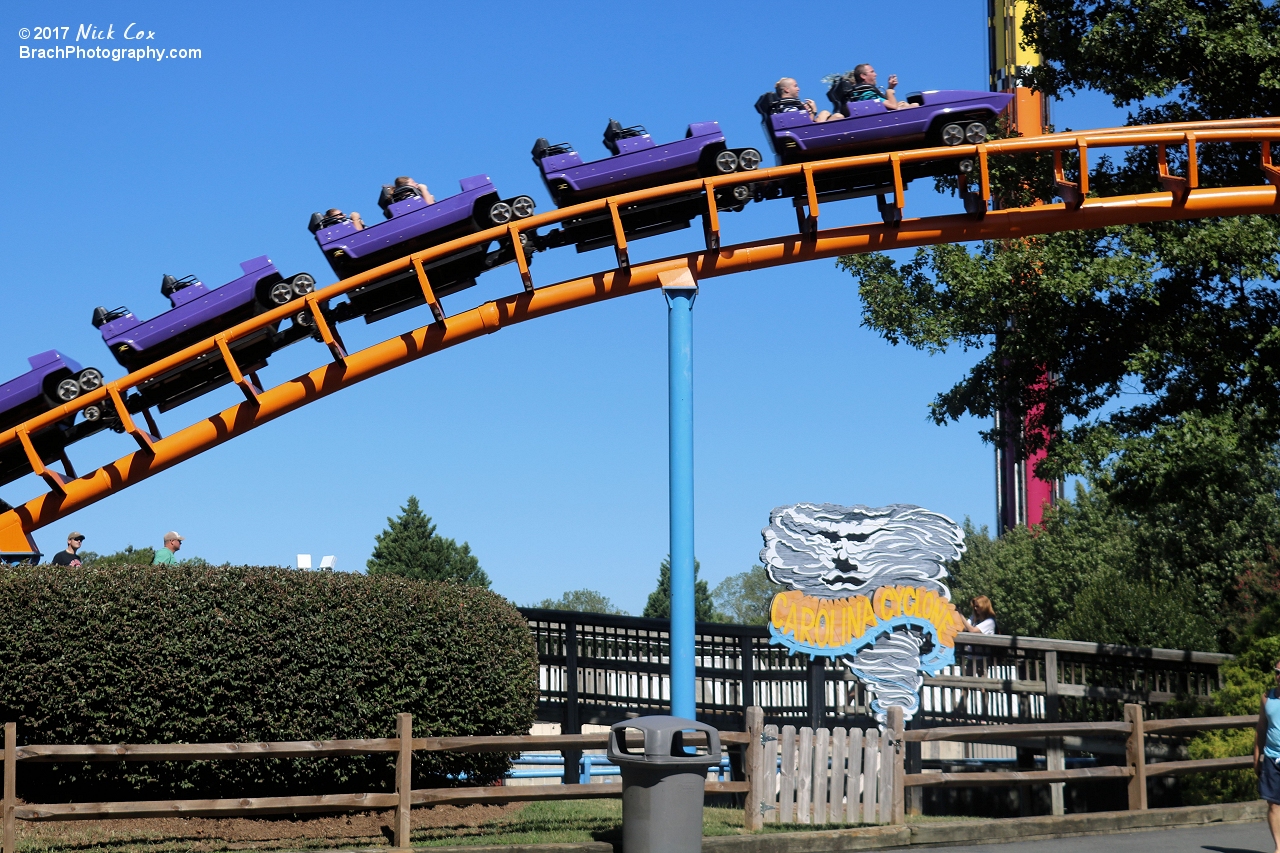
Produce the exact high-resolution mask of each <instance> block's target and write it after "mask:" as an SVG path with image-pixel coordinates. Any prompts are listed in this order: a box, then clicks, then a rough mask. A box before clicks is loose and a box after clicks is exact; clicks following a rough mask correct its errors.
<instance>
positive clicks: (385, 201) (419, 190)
mask: <svg viewBox="0 0 1280 853" xmlns="http://www.w3.org/2000/svg"><path fill="white" fill-rule="evenodd" d="M415 195H416V196H418V197H419V198H421V199H422V200H423V201H425V202H426V203H427V204H435V203H436V198H435V196H433V195H432V194H431V190H429V189H427V185H426V184H420V183H418V182H417V181H415V180H414V179H413V178H411V177H409V176H408V175H401V176H400V177H398V178H396V179H395V181H394V182H393V183H391V184H383V185H382V194H381V195H379V196H378V207H380V208H382V215H383V216H385V217H386V218H387V219H390V218H391V217H392V213H391V205H393V204H395V203H396V202H398V201H404V200H405V199H407V198H412V197H414V196H415Z"/></svg>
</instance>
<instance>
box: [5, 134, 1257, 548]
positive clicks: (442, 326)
mask: <svg viewBox="0 0 1280 853" xmlns="http://www.w3.org/2000/svg"><path fill="white" fill-rule="evenodd" d="M1272 141H1278V142H1280V119H1275V118H1268V119H1243V120H1237V121H1223V122H1197V123H1186V124H1177V125H1160V126H1152V127H1130V128H1113V129H1107V130H1095V131H1088V132H1082V133H1065V134H1054V135H1047V136H1037V137H1027V138H1020V139H1012V140H1003V141H1000V142H989V143H984V144H981V145H963V146H956V147H951V148H932V149H922V150H913V151H902V152H894V153H891V154H873V155H864V156H859V157H846V158H842V159H838V160H828V161H823V162H816V163H805V164H801V165H795V166H782V167H778V168H774V169H765V170H761V171H758V172H747V173H737V174H733V175H725V176H722V177H716V178H708V179H705V180H695V181H685V182H681V183H677V184H668V185H666V186H662V187H657V188H654V189H649V190H642V191H638V192H633V193H627V194H624V195H618V196H613V197H610V198H607V199H603V200H600V201H595V202H588V203H586V204H581V205H577V206H575V207H570V208H564V209H562V210H557V211H552V212H549V213H545V214H541V215H538V216H534V217H530V218H529V219H524V220H520V221H519V222H514V223H511V224H509V225H507V226H505V227H500V228H492V229H490V230H488V231H485V232H482V233H479V234H474V235H471V236H469V237H465V238H461V239H458V240H454V241H452V242H450V243H446V244H444V245H441V246H436V247H433V248H431V249H427V250H425V251H422V252H418V253H415V254H412V255H406V256H405V257H403V258H400V259H399V260H396V261H393V262H391V263H388V264H385V265H384V266H382V267H379V268H377V269H375V270H370V271H369V272H366V273H361V274H360V275H357V276H353V277H352V278H348V279H344V280H343V281H340V282H338V283H337V284H334V285H332V286H330V287H326V288H324V289H323V290H319V291H316V292H314V293H311V294H308V295H307V296H306V301H307V302H308V303H309V304H308V306H307V307H308V308H309V309H310V311H311V313H312V316H313V317H315V318H316V321H317V333H318V335H319V337H320V338H321V340H322V341H323V342H324V343H325V344H326V345H327V347H328V351H329V356H330V358H329V360H328V361H327V363H325V364H322V365H321V366H319V367H317V368H315V369H314V370H312V371H310V372H309V373H305V374H303V375H301V376H298V377H296V378H294V379H291V380H289V381H287V382H283V383H281V384H279V385H276V386H275V387H272V388H265V389H263V388H258V387H256V386H255V385H254V383H253V381H252V378H251V377H249V376H246V375H244V374H243V373H242V371H241V370H240V368H239V366H238V365H237V364H236V362H235V359H234V358H233V357H232V355H231V352H230V349H229V348H228V343H229V342H231V341H235V340H237V339H239V338H241V337H244V336H246V335H249V334H251V333H252V332H254V331H255V330H257V329H260V328H262V327H263V326H266V325H268V324H270V323H275V322H279V321H281V320H284V319H285V318H286V317H287V316H289V315H291V314H293V313H295V312H296V311H297V310H298V305H297V304H296V303H290V304H289V305H286V306H281V307H279V308H276V309H274V310H272V311H270V312H268V313H265V314H262V315H259V316H258V317H255V318H253V319H252V320H249V321H246V322H244V323H241V324H240V325H238V326H234V327H232V328H230V329H227V330H226V331H225V332H223V333H221V334H219V335H216V336H214V337H212V338H209V339H208V340H205V341H202V342H200V343H198V344H195V345H192V346H190V347H188V348H187V349H185V350H183V351H182V352H179V353H175V354H174V355H172V356H170V357H168V358H166V359H163V360H161V361H159V362H156V363H155V364H153V365H151V366H149V367H147V368H145V369H143V370H139V371H137V372H135V373H131V374H129V375H128V376H126V377H124V378H123V379H118V380H116V381H114V382H108V383H106V384H105V385H104V386H103V387H102V388H100V389H97V390H95V391H93V392H90V393H87V394H85V395H83V396H81V397H78V398H77V399H75V400H74V401H72V402H70V403H67V404H65V405H63V406H60V407H58V408H56V409H53V410H51V411H49V412H46V413H44V414H42V415H40V416H38V417H35V418H32V419H31V420H29V421H27V422H25V423H23V424H21V425H20V426H17V427H15V428H13V429H9V430H6V431H4V432H3V433H0V447H3V446H6V445H8V444H10V443H12V442H19V443H20V444H21V445H22V446H23V448H24V449H25V451H26V455H27V458H28V460H29V461H30V463H31V467H32V469H33V471H34V472H35V473H36V474H38V475H39V476H40V477H42V478H43V479H44V481H45V482H46V483H47V484H48V489H49V490H48V491H47V492H46V493H44V494H41V495H38V496H37V497H34V498H32V499H31V500H29V501H27V502H26V503H25V504H23V505H21V506H18V507H15V508H13V509H12V510H9V511H7V512H5V513H3V514H0V552H2V553H7V554H19V553H31V552H34V551H36V550H37V548H36V547H35V542H34V540H33V539H32V538H31V534H32V533H33V532H35V531H36V530H38V529H40V528H42V527H44V526H46V525H48V524H51V523H53V522H54V521H57V520H58V519H60V518H62V517H64V516H66V515H68V514H70V513H72V512H75V511H76V510H79V509H82V508H84V507H86V506H88V505H90V504H92V503H94V502H96V501H99V500H102V499H103V498H105V497H107V496H108V495H111V494H114V493H115V492H118V491H120V490H122V489H125V488H128V487H129V486H131V485H133V484H134V483H137V482H138V481H140V480H143V479H145V478H147V477H150V476H152V475H153V474H156V473H158V472H160V471H163V470H165V469H166V468H170V467H172V466H174V465H177V464H179V463H181V462H184V461H186V460H187V459H190V458H191V457H193V456H195V455H197V454H199V453H202V452H204V451H206V450H208V449H210V448H212V447H216V446H217V445H219V444H222V443H223V442H225V441H229V440H231V439H233V438H235V437H236V436H239V435H242V434H244V433H246V432H248V431H249V430H251V429H254V428H255V427H257V426H260V425H262V424H264V423H267V422H268V421H271V420H274V419H275V418H278V417H280V416H281V415H284V414H287V413H288V412H292V411H293V410H295V409H298V408H301V407H302V406H305V405H306V404H307V403H310V402H313V401H315V400H318V399H320V398H321V397H325V396H328V395H329V394H332V393H334V392H336V391H339V390H341V389H343V388H346V387H348V386H350V385H354V384H355V383H357V382H360V381H362V380H365V379H368V378H369V377H371V376H376V375H378V374H379V373H382V372H384V371H387V370H391V369H392V368H395V367H399V366H400V365H402V364H407V363H409V362H411V361H414V360H416V359H419V358H422V357H424V356H427V355H430V354H432V353H434V352H439V351H440V350H443V349H445V348H447V347H451V346H455V345H457V344H460V343H463V342H465V341H468V340H471V339H472V338H476V337H479V336H481V335H486V334H489V333H491V332H496V331H498V330H499V329H501V328H503V327H505V326H509V325H512V324H515V323H521V322H524V321H526V320H533V319H536V318H538V317H543V316H546V315H548V314H554V313H556V312H559V311H564V310H567V309H570V308H577V307H579V306H582V305H589V304H591V303H594V302H600V301H603V300H605V299H612V298H614V297H617V296H626V295H628V294H632V293H639V292H641V291H646V290H653V289H655V288H658V287H662V286H664V285H671V284H675V283H685V284H688V283H690V282H697V281H701V280H702V279H706V278H712V277H715V276H723V275H730V274H733V273H740V272H747V271H749V270H756V269H762V268H765V267H772V266H778V265H781V264H792V263H799V262H802V261H812V260H817V259H819V258H832V257H836V256H839V255H848V254H860V253H866V252H879V251H888V250H890V249H901V248H906V247H913V246H927V245H933V244H937V243H958V242H965V241H972V240H995V239H1003V238H1010V237H1019V236H1026V235H1031V234H1049V233H1055V232H1060V231H1069V230H1087V229H1093V228H1102V227H1106V226H1110V225H1122V224H1132V223H1138V222H1156V221H1163V220H1174V219H1199V218H1204V217H1214V216H1238V215H1244V214H1272V215H1275V214H1280V164H1278V163H1277V162H1276V160H1275V159H1274V158H1273V155H1272V150H1271V142H1272ZM1206 142H1253V143H1260V148H1261V164H1262V172H1263V175H1264V176H1265V178H1266V180H1267V183H1265V184H1262V185H1259V186H1242V187H1223V188H1214V189H1202V188H1200V186H1199V180H1198V178H1199V176H1198V173H1197V167H1196V146H1197V145H1198V144H1200V143H1206ZM1131 146H1157V147H1158V152H1159V156H1158V161H1159V164H1160V165H1159V170H1160V174H1159V178H1160V183H1161V185H1162V186H1163V188H1164V191H1163V192H1159V193H1149V194H1144V195H1129V196H1119V197H1114V198H1088V197H1087V196H1088V193H1089V187H1088V171H1087V163H1088V152H1089V151H1090V150H1092V149H1097V148H1115V147H1131ZM1176 146H1184V147H1187V148H1188V152H1189V156H1188V157H1187V174H1185V175H1173V174H1170V173H1169V169H1168V167H1167V165H1166V163H1167V160H1166V156H1165V152H1166V149H1167V148H1168V147H1176ZM1064 151H1075V152H1077V155H1078V157H1079V163H1080V164H1081V168H1080V173H1079V174H1080V177H1079V180H1078V181H1077V182H1069V181H1068V180H1067V179H1066V177H1065V176H1064V175H1063V171H1062V167H1061V154H1062V152H1064ZM1028 152H1052V153H1053V154H1054V160H1055V179H1056V180H1057V182H1058V187H1059V193H1060V195H1061V197H1062V198H1064V199H1066V200H1067V201H1066V202H1065V203H1064V204H1050V205H1039V206H1036V207H1028V208H1017V209H1009V210H998V211H989V212H987V213H986V214H985V215H984V216H982V217H980V218H977V217H974V216H971V215H967V214H961V215H954V216H931V217H924V218H919V219H907V218H903V219H902V220H901V222H899V223H898V224H897V225H892V226H891V225H885V224H883V223H875V224H869V225H858V226H853V227H848V228H834V229H831V230H827V231H823V230H820V229H819V227H818V223H819V204H818V194H817V191H816V189H815V186H814V178H815V176H817V175H820V174H822V173H823V172H828V171H848V170H852V169H859V168H864V167H878V168H880V169H884V168H885V167H886V166H888V167H889V168H890V170H891V171H892V174H893V184H894V189H895V193H894V203H895V204H896V206H897V209H898V213H899V215H901V213H902V211H903V207H904V204H905V200H906V199H905V195H904V193H903V181H902V167H903V166H904V165H908V164H911V163H920V162H925V161H930V160H937V159H948V160H955V159H958V158H960V157H973V158H975V160H976V163H977V167H976V169H975V177H976V178H977V185H978V192H979V193H980V195H981V197H982V200H983V201H984V202H989V200H990V185H989V180H988V164H989V161H990V158H992V157H999V156H1007V155H1010V154H1018V153H1028ZM784 177H789V178H795V177H800V178H801V179H803V181H804V182H805V186H806V189H807V199H801V201H802V202H805V203H803V204H802V205H801V207H800V208H798V212H799V213H800V214H802V216H801V227H800V233H798V234H789V235H786V236H782V237H777V238H772V239H768V240H759V241H756V242H752V243H743V244H739V245H733V246H721V244H720V226H719V215H718V212H717V210H716V204H715V193H714V189H715V188H717V187H730V186H733V185H735V184H741V183H753V182H756V181H761V180H768V179H770V178H784ZM699 191H702V192H704V193H705V197H706V198H707V199H708V208H707V216H706V220H705V221H706V226H707V227H706V235H705V237H706V248H705V249H703V250H701V251H696V252H691V253H689V254H687V255H677V256H673V257H668V258H663V259H661V260H656V261H650V262H646V263H641V264H635V265H632V264H631V263H630V262H629V257H628V251H627V241H626V236H625V234H624V233H623V229H622V223H621V218H620V216H619V209H620V208H625V207H626V206H627V205H629V204H634V203H636V202H641V201H647V200H653V199H658V198H664V197H668V196H674V195H680V194H687V193H690V192H699ZM594 211H607V212H608V214H609V215H610V216H611V217H612V219H613V226H614V236H615V244H616V245H615V251H616V255H617V262H618V266H617V267H616V268H615V269H611V270H606V271H603V272H598V273H595V274H594V275H590V276H586V277H582V278H575V279H571V280H568V281H561V282H557V283H555V284H548V285H544V286H541V287H536V286H535V285H534V283H533V279H532V277H531V276H530V274H529V267H528V263H527V259H526V257H525V256H524V254H523V251H522V250H521V248H520V246H521V243H520V239H519V235H520V232H524V231H532V230H534V229H536V228H539V227H542V226H547V225H553V224H555V223H557V222H560V221H561V220H564V219H570V218H573V217H578V216H582V215H583V214H585V213H590V212H594ZM503 236H509V237H510V238H511V239H512V244H513V246H514V247H515V249H516V264H517V266H518V268H519V270H520V275H521V278H522V280H523V282H524V290H523V291H522V292H520V293H516V294H514V295H512V296H508V297H505V298H503V299H497V300H494V301H491V302H486V303H484V304H483V305H480V306H479V307H476V308H473V309H471V310H469V311H464V312H462V313H459V314H456V315H454V316H451V317H446V316H445V314H444V312H443V310H442V308H441V306H440V303H439V301H438V300H437V299H436V297H435V294H434V293H433V291H432V289H431V282H430V280H429V278H428V276H427V274H426V272H425V270H424V268H423V265H424V264H426V263H429V262H430V261H431V260H433V259H435V258H437V257H441V256H443V255H448V254H451V253H453V252H455V251H458V250H460V249H463V248H466V247H468V246H471V245H475V244H478V243H484V242H487V241H489V240H493V239H496V238H498V237H503ZM410 267H412V268H413V269H414V270H415V271H416V272H417V277H418V281H419V283H420V284H421V286H422V291H423V296H424V297H425V299H426V302H427V304H428V305H429V306H430V307H431V311H432V314H433V316H434V317H435V322H433V323H431V324H430V325H427V326H423V327H421V328H418V329H414V330H413V331H411V332H406V333H404V334H401V335H397V336H395V337H392V338H389V339H387V340H385V341H383V342H382V343H379V344H374V345H373V346H370V347H366V348H365V349H362V350H360V351H358V352H353V353H348V352H346V351H345V350H344V348H343V345H342V341H341V339H340V338H339V337H338V336H337V335H336V334H335V332H334V330H333V329H332V328H330V326H329V324H328V323H327V322H326V320H325V318H324V315H323V313H322V312H321V311H320V306H321V305H323V304H326V302H327V300H330V299H333V298H335V297H338V296H341V295H342V294H344V293H346V292H347V291H349V290H351V289H353V288H355V287H358V286H360V285H361V284H364V283H367V282H370V281H372V280H375V279H378V278H381V277H382V276H385V275H387V274H389V273H392V272H397V271H402V270H407V269H409V268H410ZM317 352H318V353H319V352H323V350H317ZM202 354H212V355H213V356H214V357H220V358H222V359H223V360H224V361H225V363H226V364H227V367H228V370H229V371H230V374H231V377H232V379H233V381H234V382H235V383H236V384H237V385H238V386H239V387H240V389H241V390H242V391H243V392H244V395H245V401H244V402H243V403H239V404H237V405H234V406H231V407H230V408H227V409H224V410H223V411H221V412H218V413H217V414H215V415H212V416H211V417H208V418H205V419H203V420H200V421H197V422H195V423H193V424H191V425H190V426H188V427H186V428H185V429H182V430H179V431H178V432H175V433H173V434H171V435H169V436H166V437H164V438H158V437H156V436H153V435H151V434H150V433H148V432H147V431H145V430H143V429H142V428H140V427H139V426H138V425H137V424H136V423H135V422H134V421H133V419H132V418H131V417H130V415H129V413H128V412H127V410H126V409H125V405H124V398H125V396H126V395H127V393H128V391H129V390H130V389H132V388H135V387H137V386H138V385H140V384H141V383H143V382H145V381H146V380H148V379H151V378H153V377H156V376H159V375H161V374H163V373H165V372H166V371H168V370H170V369H172V368H174V367H177V366H179V365H181V364H184V363H186V362H188V361H190V360H191V359H193V358H195V357H197V356H199V355H202ZM104 399H110V400H111V402H112V403H113V404H114V405H115V409H116V411H117V412H119V413H120V415H121V419H122V421H123V425H124V429H125V432H126V433H127V434H129V435H130V436H132V437H133V439H134V440H135V441H136V442H137V444H138V449H137V450H136V451H134V452H132V453H129V454H127V455H125V456H122V457H120V458H119V459H117V460H115V461H114V462H111V463H109V464H107V465H104V466H102V467H101V468H98V469H97V470H95V471H92V472H90V473H88V474H85V475H84V476H81V477H78V478H76V479H67V478H66V477H64V476H63V475H61V474H58V473H57V472H56V471H52V470H50V469H49V468H47V467H46V466H45V465H44V464H43V462H42V461H41V459H40V456H39V454H38V453H37V452H36V451H35V449H34V447H33V444H32V441H31V438H30V436H31V435H33V434H35V433H37V432H38V431H39V430H41V429H42V428H44V427H46V426H48V425H51V424H53V423H55V422H57V421H60V420H62V419H63V418H66V417H68V416H71V415H74V414H75V413H76V412H78V411H80V410H81V409H83V408H85V407H86V406H89V405H92V404H94V403H98V402H100V401H102V400H104Z"/></svg>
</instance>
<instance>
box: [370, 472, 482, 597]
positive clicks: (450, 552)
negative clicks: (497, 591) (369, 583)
mask: <svg viewBox="0 0 1280 853" xmlns="http://www.w3.org/2000/svg"><path fill="white" fill-rule="evenodd" d="M400 510H401V512H400V517H399V518H388V519H387V529H386V530H384V531H382V532H381V533H379V534H378V535H377V537H376V538H375V540H374V542H375V544H374V548H373V555H372V556H371V557H369V561H368V562H367V563H366V564H365V565H366V566H367V567H368V569H369V574H371V575H400V576H401V577H406V578H412V579H414V580H423V581H442V580H456V581H460V582H462V583H464V584H468V585H470V586H479V587H484V588H485V589H488V587H489V576H488V575H487V574H485V572H484V569H482V568H480V561H479V560H477V559H476V558H475V556H473V555H472V553H471V546H470V545H468V544H467V543H466V542H463V543H462V544H461V545H459V544H458V543H457V542H455V541H454V540H452V539H449V538H446V537H444V536H437V535H436V526H435V525H434V524H432V523H431V517H430V516H427V515H424V514H423V512H422V508H421V507H419V506H418V499H417V498H416V497H414V496H413V495H410V496H409V502H408V503H407V504H406V505H405V506H403V507H401V508H400Z"/></svg>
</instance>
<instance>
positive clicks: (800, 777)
mask: <svg viewBox="0 0 1280 853" xmlns="http://www.w3.org/2000/svg"><path fill="white" fill-rule="evenodd" d="M764 735H765V736H764V738H763V741H764V742H763V744H762V750H761V752H762V753H763V754H762V755H761V758H760V766H761V769H762V770H763V771H764V773H763V774H762V782H763V787H762V794H763V799H762V803H761V805H762V809H761V811H762V812H763V818H764V822H765V823H806V824H834V823H889V820H890V809H891V808H892V800H893V767H894V761H893V749H894V744H893V742H892V741H891V739H890V738H889V737H887V736H885V735H883V734H882V733H881V732H880V731H879V730H878V729H867V730H866V731H865V732H864V731H861V730H859V729H849V730H847V731H846V730H845V729H842V728H836V729H830V730H828V729H818V730H817V731H816V732H815V731H814V730H813V729H811V728H809V727H808V726H805V727H804V728H802V729H800V731H799V732H798V733H797V732H796V728H795V726H783V727H782V731H781V732H779V731H778V727H777V726H772V725H770V726H765V727H764ZM771 783H772V784H771ZM770 791H772V792H773V793H772V797H770Z"/></svg>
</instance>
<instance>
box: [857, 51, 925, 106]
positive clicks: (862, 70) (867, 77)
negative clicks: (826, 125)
mask: <svg viewBox="0 0 1280 853" xmlns="http://www.w3.org/2000/svg"><path fill="white" fill-rule="evenodd" d="M845 79H846V80H848V81H849V82H850V83H852V84H853V88H852V89H851V90H850V91H849V94H848V96H847V98H846V100H847V101H848V102H849V103H854V102H856V101H879V102H880V103H882V104H884V106H885V109H889V110H909V109H912V108H913V107H918V106H920V105H919V104H910V103H907V102H906V101H899V100H898V98H897V96H896V95H895V94H894V90H895V89H897V88H898V75H897V74H890V75H889V88H888V89H881V88H880V87H879V86H877V85H876V83H877V77H876V70H875V69H874V68H872V67H871V65H870V63H867V62H863V63H861V64H859V65H855V66H854V67H853V70H852V71H850V72H849V73H848V74H847V75H846V76H845Z"/></svg>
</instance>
